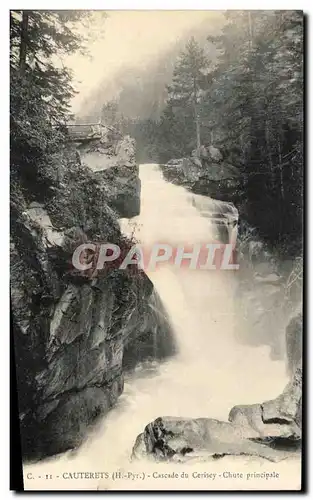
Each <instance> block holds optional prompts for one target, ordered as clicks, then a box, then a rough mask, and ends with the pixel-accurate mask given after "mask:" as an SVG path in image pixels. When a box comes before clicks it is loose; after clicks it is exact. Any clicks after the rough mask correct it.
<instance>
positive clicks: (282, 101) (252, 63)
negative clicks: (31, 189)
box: [102, 11, 303, 256]
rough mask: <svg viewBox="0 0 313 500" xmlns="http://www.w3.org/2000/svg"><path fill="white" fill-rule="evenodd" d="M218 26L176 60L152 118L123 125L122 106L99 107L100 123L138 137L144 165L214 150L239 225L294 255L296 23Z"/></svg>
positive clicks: (245, 15)
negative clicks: (225, 164)
mask: <svg viewBox="0 0 313 500" xmlns="http://www.w3.org/2000/svg"><path fill="white" fill-rule="evenodd" d="M224 16H225V24H224V26H223V28H222V30H221V32H220V33H218V34H215V35H209V34H208V36H207V37H206V42H205V44H203V41H201V43H199V42H198V41H197V40H196V37H191V38H190V39H189V40H188V41H187V43H186V46H185V48H184V49H183V50H182V51H181V53H180V54H179V55H178V57H176V60H175V62H174V64H173V71H172V75H171V78H170V79H169V80H170V81H169V82H168V85H166V89H165V97H164V100H163V106H162V110H161V112H160V113H159V116H158V117H157V118H156V117H155V112H154V109H153V111H152V112H151V116H150V117H148V118H146V117H145V118H142V116H137V117H134V116H133V117H129V116H125V115H124V114H123V103H122V102H121V98H117V99H116V100H113V101H110V102H107V103H104V105H103V109H102V116H103V119H104V120H109V121H111V122H112V123H113V122H114V123H115V125H119V126H120V127H121V129H122V130H123V131H124V132H128V133H130V134H131V135H132V136H133V137H135V139H136V141H137V150H138V158H139V161H140V162H142V163H144V162H149V161H150V162H155V163H158V162H159V163H164V162H167V161H169V160H170V159H173V158H182V157H185V156H189V155H191V153H192V151H193V150H194V149H195V148H199V146H200V145H204V146H208V145H210V144H212V145H214V146H215V147H217V148H219V149H220V150H221V151H222V152H223V154H224V156H227V157H228V158H229V159H230V160H231V163H232V165H234V166H235V167H236V168H237V169H239V171H240V193H241V199H240V207H239V211H240V213H241V217H243V218H244V219H245V220H247V222H248V223H249V224H251V225H252V226H253V227H255V228H256V229H257V231H258V232H259V234H260V236H261V237H262V238H263V239H264V240H266V241H267V242H268V244H270V245H271V246H272V247H275V248H277V249H278V250H279V252H280V253H282V254H285V255H288V256H295V255H299V253H301V249H302V225H303V221H302V210H303V146H302V141H303V92H302V88H303V13H302V12H300V11H227V12H226V13H225V14H224ZM163 91H164V89H163ZM122 97H123V93H122ZM161 97H162V96H161ZM151 104H153V103H151ZM158 107H159V108H160V105H158Z"/></svg>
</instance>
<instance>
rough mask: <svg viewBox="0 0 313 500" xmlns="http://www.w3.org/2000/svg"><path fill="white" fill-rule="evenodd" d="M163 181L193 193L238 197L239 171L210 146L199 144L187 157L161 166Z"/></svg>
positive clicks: (216, 149)
mask: <svg viewBox="0 0 313 500" xmlns="http://www.w3.org/2000/svg"><path fill="white" fill-rule="evenodd" d="M161 167H162V172H163V175H164V177H165V179H166V180H168V181H170V182H173V183H174V184H178V185H183V186H185V187H187V188H188V189H190V190H191V191H192V192H193V193H196V194H201V195H205V196H210V197H211V198H214V199H216V200H224V201H228V202H233V203H237V202H238V200H239V199H240V196H241V180H240V175H239V170H238V169H237V168H236V167H235V166H233V165H232V164H231V163H230V162H229V161H227V158H224V155H223V154H222V153H221V151H220V150H219V149H218V148H216V147H214V146H213V145H210V146H208V147H207V148H206V147H204V146H201V147H200V150H199V151H198V150H195V151H193V152H192V154H191V156H190V157H187V158H180V159H175V160H170V161H169V162H168V163H166V164H164V165H161Z"/></svg>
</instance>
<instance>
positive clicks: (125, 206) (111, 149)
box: [80, 136, 141, 218]
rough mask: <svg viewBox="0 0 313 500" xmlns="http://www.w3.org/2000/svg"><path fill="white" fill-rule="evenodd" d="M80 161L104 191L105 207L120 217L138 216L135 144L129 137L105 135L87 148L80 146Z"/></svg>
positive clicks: (139, 189)
mask: <svg viewBox="0 0 313 500" xmlns="http://www.w3.org/2000/svg"><path fill="white" fill-rule="evenodd" d="M80 154H81V158H82V161H83V162H84V163H85V164H86V165H87V166H88V167H89V168H90V169H91V170H93V171H94V173H95V177H96V179H97V181H98V182H99V183H100V184H101V186H102V188H103V189H104V190H105V193H106V199H107V203H108V205H109V206H110V207H111V208H112V209H113V210H115V211H116V213H117V214H118V216H119V217H126V218H130V217H134V216H136V215H139V213H140V191H141V183H140V179H139V170H138V165H137V164H136V158H135V143H134V140H133V139H132V138H131V137H129V136H125V137H114V138H113V139H112V137H111V136H109V137H108V136H104V137H103V138H102V139H101V140H100V141H94V142H92V143H91V144H89V145H88V146H86V145H85V146H83V147H82V146H81V147H80Z"/></svg>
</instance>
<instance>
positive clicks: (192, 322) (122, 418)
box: [24, 165, 300, 489]
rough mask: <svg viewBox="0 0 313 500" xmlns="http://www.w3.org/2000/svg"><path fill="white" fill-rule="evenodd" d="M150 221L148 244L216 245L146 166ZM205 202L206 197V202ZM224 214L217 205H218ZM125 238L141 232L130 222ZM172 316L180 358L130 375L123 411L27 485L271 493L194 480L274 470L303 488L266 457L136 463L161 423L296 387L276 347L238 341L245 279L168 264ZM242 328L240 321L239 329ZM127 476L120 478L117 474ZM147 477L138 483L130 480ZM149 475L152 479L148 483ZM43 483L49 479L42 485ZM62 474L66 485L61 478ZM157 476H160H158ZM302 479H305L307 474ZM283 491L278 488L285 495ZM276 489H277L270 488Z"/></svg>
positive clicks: (158, 279)
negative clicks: (240, 285)
mask: <svg viewBox="0 0 313 500" xmlns="http://www.w3.org/2000/svg"><path fill="white" fill-rule="evenodd" d="M140 177H141V182H142V200H141V213H140V216H138V217H137V218H136V219H135V220H134V219H133V220H132V223H131V226H132V225H133V224H134V223H135V232H136V237H137V239H138V240H139V241H140V243H141V244H142V245H148V246H149V245H151V244H152V243H155V242H167V243H172V244H174V245H175V244H176V245H177V244H179V243H194V242H196V241H201V242H203V241H207V242H210V241H211V239H212V225H211V224H210V220H209V219H207V218H205V217H204V216H202V215H201V213H200V212H199V211H198V210H197V208H196V206H195V205H196V203H195V202H194V199H195V198H194V195H192V194H191V193H188V192H187V191H186V190H185V189H184V188H182V187H178V186H174V185H172V184H170V183H167V182H166V181H164V180H163V177H162V174H161V171H160V170H159V168H158V166H157V165H141V167H140ZM200 198H201V197H200ZM214 210H215V211H216V206H215V207H214ZM122 228H123V230H124V231H125V232H127V231H132V227H130V225H129V224H128V222H127V221H125V220H124V221H123V223H122ZM148 275H149V277H150V279H151V280H152V281H153V283H154V286H155V288H156V290H157V291H158V293H159V295H160V297H161V299H162V301H163V303H164V306H165V307H166V309H167V312H168V314H169V316H170V318H171V322H172V325H173V327H174V330H175V335H176V341H177V345H178V352H177V355H176V356H174V357H173V358H171V359H169V360H167V361H164V362H163V363H160V364H158V363H157V362H151V363H145V364H142V365H141V366H137V368H136V369H135V371H134V372H132V373H131V374H129V375H128V376H127V377H126V381H125V390H124V393H123V394H122V396H121V397H120V398H119V400H118V403H117V405H116V407H115V408H113V409H112V410H111V412H110V413H109V414H108V415H107V416H106V417H105V418H104V419H103V421H102V422H100V423H99V424H98V425H97V426H96V427H95V428H94V429H93V431H92V434H91V435H90V436H89V438H88V439H87V440H86V442H85V443H84V444H83V445H82V446H81V447H80V448H79V450H77V451H76V452H68V453H65V454H63V455H61V456H60V457H56V458H53V459H50V460H46V461H43V462H40V463H38V464H35V465H32V466H27V467H25V470H24V473H25V474H24V475H25V487H26V488H32V487H33V484H32V480H31V479H27V473H31V474H32V475H33V476H36V478H37V481H36V489H37V488H38V489H40V488H45V487H46V483H45V481H46V480H45V479H44V475H45V474H53V477H54V481H53V485H51V486H49V487H51V488H53V489H54V488H55V489H60V488H61V489H198V488H199V489H215V488H216V489H218V488H220V489H221V488H222V489H228V488H229V489H234V488H241V489H248V488H252V487H253V488H266V487H267V484H265V485H264V481H262V480H260V482H259V481H258V480H255V481H254V483H253V486H252V484H251V483H247V481H246V480H242V481H241V480H236V482H234V481H231V480H229V481H228V482H227V481H226V482H225V480H224V479H223V478H222V479H218V476H217V477H216V479H215V480H214V481H209V482H208V480H206V479H199V478H198V479H192V473H193V472H197V471H198V472H199V473H200V472H201V471H208V470H210V471H216V472H217V473H221V474H222V473H223V472H224V471H232V472H235V471H241V472H243V471H249V472H257V471H268V470H276V471H280V473H281V474H282V475H283V476H284V486H286V487H291V486H294V483H293V482H292V481H295V477H297V474H298V467H300V465H299V464H298V462H297V463H296V464H295V463H294V462H293V461H291V462H290V461H288V462H286V463H280V464H275V466H274V467H273V464H270V463H269V462H266V461H265V460H262V459H260V458H258V457H255V458H252V457H225V458H223V459H222V460H219V461H217V462H214V463H213V462H211V463H209V464H196V465H195V464H194V465H188V466H187V465H186V464H185V465H179V464H171V465H167V464H155V463H153V464H151V463H143V462H131V461H130V456H131V451H132V447H133V444H134V442H135V439H136V437H137V435H138V434H139V433H140V432H142V431H143V429H144V427H145V425H146V424H147V423H148V422H150V421H152V420H154V419H155V418H157V417H158V416H161V415H175V416H181V417H200V416H204V417H212V418H218V419H222V420H227V418H228V413H229V410H230V409H231V407H232V406H234V405H236V404H249V403H255V402H261V401H264V400H268V399H271V398H274V397H276V396H277V395H278V394H280V393H281V391H282V390H283V388H284V386H285V384H286V382H287V377H286V369H285V363H284V362H283V361H278V360H276V361H273V360H272V359H271V358H270V350H269V347H268V346H261V347H251V346H244V345H240V344H238V342H237V341H236V336H235V335H234V324H235V322H234V317H235V316H236V314H237V310H236V279H235V277H234V273H233V272H229V271H204V270H201V269H199V270H192V269H188V268H176V267H173V265H171V264H170V263H169V264H163V265H162V266H160V267H159V268H158V269H157V270H156V271H150V272H149V271H148ZM237 324H238V321H237ZM118 470H119V471H121V474H122V476H123V475H125V476H124V478H121V479H119V480H115V481H114V480H113V479H112V476H111V474H112V472H114V471H118ZM173 470H175V471H178V472H179V473H181V471H185V472H187V473H188V474H189V479H188V480H186V479H184V480H182V479H177V480H175V479H171V480H169V479H166V478H163V479H162V478H158V479H156V478H154V477H153V473H154V472H156V471H157V472H160V473H162V472H169V471H170V472H171V471H173ZM69 471H73V472H77V471H108V472H109V475H110V477H109V478H108V479H106V478H102V479H101V480H99V479H98V480H96V479H84V480H83V479H76V480H75V479H66V480H65V479H62V474H64V472H69ZM128 472H132V473H134V474H135V473H137V474H139V475H140V476H138V477H137V479H136V478H135V477H134V478H132V477H129V478H128V477H127V474H128ZM143 472H145V474H146V476H145V479H144V480H143V475H142V474H143ZM38 475H42V478H43V479H42V480H40V479H38ZM57 476H59V477H57ZM149 476H150V477H149ZM298 477H299V476H298ZM281 484H282V483H280V484H278V483H277V488H279V487H281ZM268 488H269V489H274V488H275V484H273V482H269V483H268Z"/></svg>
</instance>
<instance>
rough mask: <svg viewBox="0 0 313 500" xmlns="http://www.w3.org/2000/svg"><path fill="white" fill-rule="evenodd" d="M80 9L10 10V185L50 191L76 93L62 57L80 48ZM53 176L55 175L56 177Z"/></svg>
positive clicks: (45, 193) (41, 192)
mask: <svg viewBox="0 0 313 500" xmlns="http://www.w3.org/2000/svg"><path fill="white" fill-rule="evenodd" d="M87 15H88V14H86V13H81V12H80V11H11V12H10V42H11V50H10V71H11V107H10V111H11V176H12V187H13V188H14V185H15V183H19V184H20V183H22V185H23V187H24V188H25V190H26V192H27V191H28V190H29V192H30V193H32V195H34V196H36V195H38V196H39V197H46V196H49V190H50V187H51V181H52V178H51V175H49V172H51V171H53V170H54V169H55V168H56V164H57V159H56V156H57V152H58V150H59V148H60V146H61V145H62V144H63V143H64V133H65V129H64V123H65V121H66V120H67V119H68V118H69V111H70V104H69V103H70V99H71V97H72V96H73V95H74V89H73V86H72V82H71V73H70V71H69V70H68V69H67V68H66V67H64V66H63V64H62V61H61V59H60V57H61V56H62V55H63V54H70V53H72V52H75V51H77V50H79V49H81V47H82V44H83V42H84V40H83V39H82V36H81V35H80V34H78V33H77V32H76V31H75V23H77V22H79V21H80V20H81V19H82V18H83V17H86V16H87ZM52 177H53V176H52Z"/></svg>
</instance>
